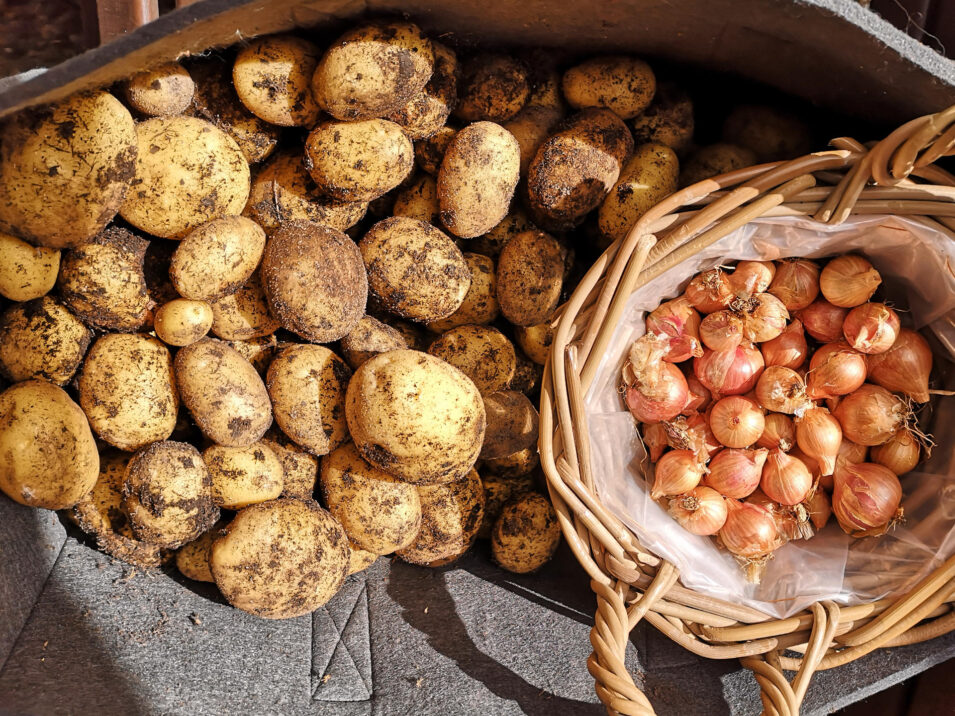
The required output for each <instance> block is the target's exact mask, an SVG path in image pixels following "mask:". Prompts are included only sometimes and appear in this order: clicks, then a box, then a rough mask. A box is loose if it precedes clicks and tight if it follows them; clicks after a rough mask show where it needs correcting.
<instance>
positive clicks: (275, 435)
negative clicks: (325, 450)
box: [261, 430, 318, 500]
mask: <svg viewBox="0 0 955 716" xmlns="http://www.w3.org/2000/svg"><path fill="white" fill-rule="evenodd" d="M261 442H262V444H263V445H267V446H268V447H269V448H270V449H271V450H272V452H274V453H275V455H276V457H278V459H279V461H280V462H281V463H282V473H283V480H282V497H300V498H302V499H303V500H310V499H312V495H313V494H314V492H315V483H316V481H317V480H318V458H317V457H315V456H314V455H312V454H311V453H309V452H307V451H306V450H304V449H303V448H300V447H299V446H298V445H296V444H295V443H293V442H292V441H291V440H289V439H288V438H287V437H286V436H285V435H282V434H281V433H280V432H279V431H277V430H273V431H270V432H269V433H267V434H266V436H265V437H264V438H262V441H261Z"/></svg>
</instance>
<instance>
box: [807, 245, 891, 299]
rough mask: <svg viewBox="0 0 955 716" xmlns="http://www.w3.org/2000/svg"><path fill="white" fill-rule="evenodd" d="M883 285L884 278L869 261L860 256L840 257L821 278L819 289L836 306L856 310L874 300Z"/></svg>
mask: <svg viewBox="0 0 955 716" xmlns="http://www.w3.org/2000/svg"><path fill="white" fill-rule="evenodd" d="M881 283H882V277H881V276H880V275H879V272H878V271H876V270H875V267H874V266H873V265H872V264H871V263H869V262H868V261H867V260H866V259H864V258H862V257H861V256H857V255H856V254H846V255H845V256H837V257H836V258H834V259H832V260H831V261H830V262H829V263H827V264H826V266H825V268H823V269H822V273H821V274H820V275H819V289H820V290H821V291H822V295H823V296H825V297H826V300H828V301H829V302H830V303H832V304H833V305H834V306H841V307H843V308H852V307H854V306H859V305H861V304H863V303H865V302H866V301H868V300H869V299H870V298H872V294H874V293H875V290H876V289H877V288H878V287H879V284H881Z"/></svg>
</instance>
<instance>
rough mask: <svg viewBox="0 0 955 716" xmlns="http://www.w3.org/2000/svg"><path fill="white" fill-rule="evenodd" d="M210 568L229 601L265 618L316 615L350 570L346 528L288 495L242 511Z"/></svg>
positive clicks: (214, 552) (313, 505)
mask: <svg viewBox="0 0 955 716" xmlns="http://www.w3.org/2000/svg"><path fill="white" fill-rule="evenodd" d="M223 531H224V535H223V536H221V537H219V538H218V539H216V540H215V541H214V542H213V544H212V556H211V557H210V560H209V564H210V567H211V569H212V576H213V578H214V579H215V583H216V586H218V587H219V590H220V591H221V592H222V594H223V596H224V597H225V598H226V599H227V600H228V602H229V603H230V604H231V605H232V606H234V607H236V608H238V609H241V610H243V611H246V612H249V613H250V614H254V615H256V616H259V617H263V618H265V619H288V618H291V617H297V616H301V615H302V614H308V613H309V612H312V611H315V610H316V609H318V608H319V607H320V606H322V605H323V604H325V603H326V602H327V601H328V600H329V599H331V598H332V597H333V596H334V595H335V593H336V592H337V591H338V590H339V589H340V588H341V586H342V583H343V582H344V581H345V575H346V574H347V572H348V565H349V556H350V555H349V548H348V538H347V537H346V536H345V530H343V529H342V526H341V525H340V524H339V523H338V521H337V520H336V519H335V518H334V517H332V516H331V515H330V514H329V513H328V512H326V511H325V510H323V509H322V508H321V507H319V506H318V503H316V502H313V501H312V500H299V499H296V498H293V497H285V498H281V499H278V500H272V501H270V502H262V503H259V504H257V505H252V506H251V507H246V508H245V509H243V510H240V511H239V513H238V514H237V515H236V516H235V519H233V520H232V522H231V523H229V525H228V526H227V527H226V528H225V529H224V530H223Z"/></svg>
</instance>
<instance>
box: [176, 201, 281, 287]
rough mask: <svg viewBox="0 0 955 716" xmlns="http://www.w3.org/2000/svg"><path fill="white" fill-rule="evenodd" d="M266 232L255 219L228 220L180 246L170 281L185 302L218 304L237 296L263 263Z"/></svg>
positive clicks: (204, 229)
mask: <svg viewBox="0 0 955 716" xmlns="http://www.w3.org/2000/svg"><path fill="white" fill-rule="evenodd" d="M264 250H265V232H264V231H263V230H262V227H260V226H259V225H258V224H256V223H255V222H254V221H252V219H247V218H245V217H244V216H224V217H222V218H221V219H214V220H212V221H210V222H209V223H208V224H203V225H202V226H200V227H198V228H196V229H194V230H193V231H190V232H189V234H187V235H186V237H185V238H183V240H182V241H180V242H179V246H178V247H177V248H176V252H175V253H174V254H173V257H172V263H171V264H170V266H169V277H170V278H171V279H172V283H173V285H174V286H175V287H176V290H177V291H178V292H179V295H180V296H182V297H183V298H191V299H192V300H194V301H215V300H216V299H219V298H222V297H223V296H228V295H229V294H232V293H235V292H236V291H237V290H238V289H239V287H240V286H242V285H243V284H244V283H245V282H246V281H248V280H249V277H250V276H251V275H252V272H253V271H255V269H256V267H257V266H258V265H259V261H261V260H262V252H263V251H264Z"/></svg>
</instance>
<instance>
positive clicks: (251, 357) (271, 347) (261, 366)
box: [226, 334, 290, 376]
mask: <svg viewBox="0 0 955 716" xmlns="http://www.w3.org/2000/svg"><path fill="white" fill-rule="evenodd" d="M226 343H228V344H229V347H231V348H234V349H235V350H236V352H237V353H238V354H239V355H241V356H242V357H243V358H245V359H246V360H247V361H249V363H251V364H252V367H253V368H255V372H256V373H258V374H259V375H261V376H265V371H267V370H268V369H269V366H270V365H271V364H272V359H273V358H275V355H276V353H278V352H279V351H280V350H282V349H283V348H284V347H286V346H288V345H290V344H288V343H286V342H285V341H283V342H282V343H281V344H280V343H279V341H278V339H277V338H276V337H275V335H274V334H273V335H268V336H260V337H259V338H246V339H245V340H241V341H226Z"/></svg>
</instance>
